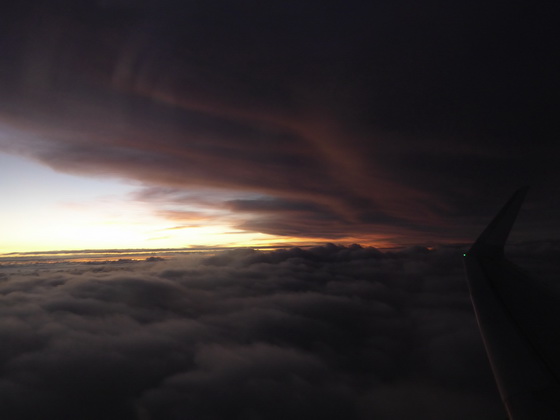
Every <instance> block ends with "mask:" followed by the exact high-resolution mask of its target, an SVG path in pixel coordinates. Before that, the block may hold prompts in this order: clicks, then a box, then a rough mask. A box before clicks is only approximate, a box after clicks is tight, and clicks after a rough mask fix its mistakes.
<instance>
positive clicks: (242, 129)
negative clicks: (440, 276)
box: [0, 0, 560, 253]
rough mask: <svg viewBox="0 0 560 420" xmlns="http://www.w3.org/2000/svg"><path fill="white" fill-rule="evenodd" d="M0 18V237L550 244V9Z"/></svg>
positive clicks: (286, 9)
mask: <svg viewBox="0 0 560 420" xmlns="http://www.w3.org/2000/svg"><path fill="white" fill-rule="evenodd" d="M1 12H2V13H1V17H0V20H1V22H0V24H1V26H2V32H1V34H0V48H1V49H2V58H1V60H0V162H1V165H0V179H1V180H2V181H1V183H0V192H2V196H3V197H4V200H5V203H4V205H3V206H2V208H0V230H1V232H2V237H1V239H0V252H4V253H7V252H16V251H17V252H22V251H37V250H57V249H102V248H173V247H189V246H263V245H271V244H318V243H324V242H325V241H330V242H338V243H346V244H350V243H362V244H369V245H375V246H378V247H379V246H381V247H391V246H406V245H411V244H421V245H430V244H439V243H468V242H470V241H472V240H473V239H474V238H475V237H476V235H477V234H478V232H479V231H480V229H481V228H482V227H483V226H484V225H485V224H486V223H487V222H488V218H489V217H490V215H491V214H492V213H493V212H494V211H495V209H497V208H498V207H499V206H500V205H501V203H502V202H503V201H504V200H505V199H506V198H507V197H508V196H509V195H510V194H511V193H512V192H513V191H514V190H515V189H517V188H519V187H520V186H522V185H526V184H529V185H531V187H532V190H531V192H530V195H529V197H528V205H527V207H526V209H525V210H524V211H525V214H524V215H522V216H521V219H520V224H519V227H518V235H519V237H520V238H521V239H527V240H537V239H558V233H557V232H559V231H560V229H558V228H559V227H560V226H559V220H560V217H558V210H557V209H558V204H559V197H560V194H559V192H560V191H559V187H558V185H559V183H558V181H559V180H560V174H559V169H558V165H557V156H558V152H559V147H560V146H559V145H558V141H557V135H556V134H557V122H556V115H557V113H556V112H555V111H556V110H557V101H556V99H557V93H558V78H557V74H556V70H555V63H556V60H555V59H556V52H555V51H556V48H555V44H554V39H556V37H555V36H554V35H555V32H556V27H557V25H556V24H555V22H556V21H555V18H554V16H555V13H554V10H553V7H552V6H551V5H549V4H546V3H543V4H540V3H539V4H533V5H526V4H522V3H512V4H509V5H508V6H507V7H503V6H502V5H500V4H498V2H494V1H490V2H488V1H484V2H483V1H475V2H462V3H457V2H452V3H449V4H440V2H435V1H425V2H412V1H394V2H385V1H374V2H357V1H345V2H341V1H321V2H318V1H305V2H292V1H281V2H280V1H268V2H266V3H262V4H261V3H257V2H253V1H248V0H247V1H236V2H226V1H209V2H194V1H188V2H184V1H181V2H179V1H173V0H165V1H151V0H144V1H137V2H131V1H125V0H119V1H116V0H115V1H101V0H100V1H90V2H80V3H79V4H76V3H75V2H70V1H66V0H57V1H46V2H45V1H41V2H39V1H22V2H20V3H18V5H3V6H2V11H1Z"/></svg>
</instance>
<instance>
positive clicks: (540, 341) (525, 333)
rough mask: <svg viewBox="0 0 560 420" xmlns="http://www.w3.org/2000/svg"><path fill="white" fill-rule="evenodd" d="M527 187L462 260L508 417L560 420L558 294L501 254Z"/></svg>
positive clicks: (513, 418) (559, 299)
mask: <svg viewBox="0 0 560 420" xmlns="http://www.w3.org/2000/svg"><path fill="white" fill-rule="evenodd" d="M527 190H528V188H527V187H524V188H521V189H519V190H518V191H516V192H515V193H514V194H513V196H512V197H511V198H510V200H509V201H508V202H507V203H506V205H505V206H504V207H503V208H502V209H501V210H500V212H499V213H498V214H497V215H496V217H495V218H494V220H492V222H491V223H490V224H489V225H488V227H487V228H486V229H485V230H484V231H483V232H482V234H481V235H480V237H479V238H478V239H477V240H476V242H475V243H474V244H473V246H472V247H471V249H470V250H469V251H468V252H467V253H466V254H465V258H464V262H465V268H466V273H467V279H468V283H469V290H470V294H471V301H472V304H473V308H474V312H475V315H476V318H477V322H478V326H479V329H480V333H481V336H482V339H483V342H484V346H485V349H486V353H487V355H488V359H489V361H490V364H491V367H492V372H493V374H494V377H495V379H496V384H497V385H498V390H499V392H500V396H501V398H502V401H503V403H504V406H505V408H506V411H507V412H508V414H509V417H510V419H511V420H530V419H531V420H533V419H541V420H548V419H560V381H559V378H560V335H559V334H558V329H557V325H558V322H559V321H560V296H559V295H558V293H557V291H556V290H553V289H551V288H550V287H549V286H548V285H547V284H544V283H542V282H540V281H538V280H537V279H533V278H530V277H529V276H527V275H526V274H525V273H524V272H523V271H522V270H521V269H519V268H518V267H516V266H515V265H514V264H512V263H511V262H510V261H508V260H507V259H506V258H505V256H504V246H505V244H506V241H507V238H508V236H509V233H510V231H511V229H512V227H513V224H514V222H515V219H516V218H517V214H518V213H519V210H520V208H521V205H522V204H523V200H524V198H525V195H526V193H527Z"/></svg>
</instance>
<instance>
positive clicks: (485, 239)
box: [469, 185, 529, 258]
mask: <svg viewBox="0 0 560 420" xmlns="http://www.w3.org/2000/svg"><path fill="white" fill-rule="evenodd" d="M528 190H529V186H528V185H525V186H523V187H521V188H519V189H518V190H517V191H515V192H514V193H513V195H512V196H511V198H510V199H509V200H508V201H507V203H506V204H505V205H504V206H503V207H502V209H501V210H500V211H499V212H498V214H497V215H496V216H495V217H494V219H493V220H492V221H491V222H490V224H489V225H488V226H487V227H486V229H484V231H483V232H482V233H481V234H480V236H479V237H478V239H477V240H476V241H475V243H474V244H473V246H472V247H471V249H470V250H469V253H476V254H478V255H484V256H487V257H492V258H502V257H503V256H504V247H505V244H506V242H507V238H508V236H509V233H510V232H511V229H512V227H513V224H514V223H515V219H516V218H517V215H518V214H519V210H520V209H521V206H522V204H523V201H524V200H525V196H526V195H527V191H528Z"/></svg>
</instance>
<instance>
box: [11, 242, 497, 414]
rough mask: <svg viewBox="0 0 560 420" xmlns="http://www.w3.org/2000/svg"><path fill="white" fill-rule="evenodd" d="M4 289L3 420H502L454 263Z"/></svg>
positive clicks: (367, 254) (100, 273)
mask: <svg viewBox="0 0 560 420" xmlns="http://www.w3.org/2000/svg"><path fill="white" fill-rule="evenodd" d="M1 275H2V278H1V282H0V340H1V343H2V346H1V350H0V369H1V370H0V371H1V376H0V389H1V392H0V411H1V414H2V416H3V417H4V418H10V419H14V420H20V419H21V420H23V419H35V418H37V415H38V413H40V417H41V418H43V419H55V418H56V419H60V418H92V419H93V418H103V419H113V418H114V419H119V420H123V419H140V420H144V419H184V418H196V419H217V418H232V419H235V418H237V419H242V418H243V419H245V418H254V419H286V418H291V419H304V418H305V419H307V418H310V417H312V418H326V419H340V418H346V419H371V418H375V419H379V420H383V419H396V418H398V419H417V420H421V419H430V420H436V419H442V420H443V419H449V418H453V419H469V420H470V419H473V418H477V419H494V418H500V417H503V412H502V408H501V405H500V403H499V399H498V398H497V394H496V391H495V387H494V384H493V380H492V377H491V374H490V372H489V367H488V363H487V361H486V358H485V356H484V352H483V349H482V345H481V340H480V337H479V335H478V330H477V328H476V325H475V320H474V316H473V313H472V310H471V306H470V302H469V299H468V292H467V290H466V283H465V281H464V279H463V272H462V267H461V261H460V256H459V254H458V252H457V251H456V250H452V249H440V250H437V251H429V250H427V249H425V248H413V249H409V250H406V251H403V252H399V253H381V252H379V251H378V250H376V249H374V248H362V247H360V246H357V245H355V246H351V247H347V248H345V247H338V246H334V245H328V246H324V247H318V248H314V249H309V250H302V249H297V248H296V249H292V250H278V251H274V252H258V251H253V250H242V249H238V250H234V251H228V252H221V253H217V254H215V255H213V256H209V257H208V256H192V257H188V258H185V259H176V260H172V261H160V262H157V263H153V264H149V263H136V264H128V265H127V264H122V263H121V264H108V265H105V266H103V265H99V264H98V265H95V266H85V265H79V264H73V265H69V266H61V265H57V266H53V268H50V269H49V268H42V269H34V268H33V267H32V266H29V267H27V268H25V267H24V268H11V269H9V268H3V273H1ZM404 402H406V404H405V403H404Z"/></svg>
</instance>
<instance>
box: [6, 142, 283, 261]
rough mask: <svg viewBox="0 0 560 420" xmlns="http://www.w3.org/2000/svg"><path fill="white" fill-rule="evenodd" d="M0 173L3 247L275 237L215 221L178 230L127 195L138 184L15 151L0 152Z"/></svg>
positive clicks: (219, 242)
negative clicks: (68, 170)
mask: <svg viewBox="0 0 560 420" xmlns="http://www.w3.org/2000/svg"><path fill="white" fill-rule="evenodd" d="M0 177H1V178H0V179H1V182H0V196H1V197H2V198H3V200H2V205H1V206H0V253H8V252H16V251H17V252H26V251H52V250H71V249H74V250H76V249H120V248H129V249H138V248H177V247H189V246H224V245H225V246H228V245H229V246H236V245H240V244H247V245H249V244H252V245H260V244H264V243H267V242H269V241H270V240H271V238H273V237H272V236H269V235H263V234H259V233H250V232H244V231H237V230H235V229H234V228H232V226H230V225H228V224H226V223H219V222H218V223H216V224H211V225H199V226H196V225H195V226H185V227H184V228H179V229H177V228H176V226H177V222H176V221H173V220H169V219H167V218H165V217H161V216H160V215H158V211H157V210H158V208H157V206H155V205H154V203H147V202H145V201H141V200H135V199H133V198H132V197H134V196H135V192H137V191H138V189H139V185H138V184H134V183H132V182H130V183H127V182H126V181H124V180H118V179H113V178H109V177H108V178H90V177H84V176H77V175H69V174H65V173H59V172H56V171H54V170H52V169H51V168H49V167H46V166H44V165H41V164H39V163H37V162H34V161H32V160H29V159H26V158H23V157H20V156H16V155H10V154H5V153H0ZM182 210H188V209H185V208H183V209H182ZM208 213H209V214H208V216H211V212H208Z"/></svg>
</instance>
